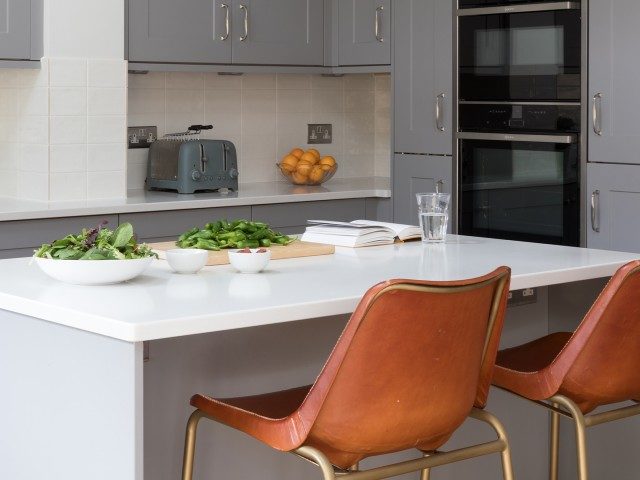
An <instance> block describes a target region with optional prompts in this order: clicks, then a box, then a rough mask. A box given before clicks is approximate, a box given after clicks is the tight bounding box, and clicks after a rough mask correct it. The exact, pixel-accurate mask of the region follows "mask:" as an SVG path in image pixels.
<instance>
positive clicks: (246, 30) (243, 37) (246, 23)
mask: <svg viewBox="0 0 640 480" xmlns="http://www.w3.org/2000/svg"><path fill="white" fill-rule="evenodd" d="M240 10H244V35H240V41H241V42H244V41H245V40H246V39H247V37H248V36H249V9H248V8H247V6H246V5H240Z"/></svg>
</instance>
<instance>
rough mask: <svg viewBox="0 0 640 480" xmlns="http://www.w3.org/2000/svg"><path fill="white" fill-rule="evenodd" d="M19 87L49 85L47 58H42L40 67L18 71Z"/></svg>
mask: <svg viewBox="0 0 640 480" xmlns="http://www.w3.org/2000/svg"><path fill="white" fill-rule="evenodd" d="M19 72H20V73H19V74H18V76H19V78H20V87H22V88H32V87H48V86H49V60H48V59H47V58H42V59H41V60H40V68H33V69H31V68H25V69H23V70H20V71H19Z"/></svg>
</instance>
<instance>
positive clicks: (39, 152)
mask: <svg viewBox="0 0 640 480" xmlns="http://www.w3.org/2000/svg"><path fill="white" fill-rule="evenodd" d="M18 168H19V169H20V170H21V171H23V172H42V173H48V172H49V146H48V145H47V144H46V143H45V144H42V145H29V144H23V145H21V147H20V164H19V165H18Z"/></svg>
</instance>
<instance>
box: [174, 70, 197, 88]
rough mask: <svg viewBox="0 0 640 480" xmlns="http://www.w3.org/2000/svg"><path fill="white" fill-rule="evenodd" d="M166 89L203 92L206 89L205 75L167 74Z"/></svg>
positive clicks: (189, 73)
mask: <svg viewBox="0 0 640 480" xmlns="http://www.w3.org/2000/svg"><path fill="white" fill-rule="evenodd" d="M166 88H167V89H168V90H169V89H174V88H179V89H188V90H202V89H203V88H204V74H203V73H192V72H167V73H166Z"/></svg>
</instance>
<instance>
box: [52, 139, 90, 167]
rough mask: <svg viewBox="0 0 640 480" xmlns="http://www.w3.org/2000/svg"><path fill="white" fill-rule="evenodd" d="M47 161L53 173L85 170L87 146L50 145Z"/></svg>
mask: <svg viewBox="0 0 640 480" xmlns="http://www.w3.org/2000/svg"><path fill="white" fill-rule="evenodd" d="M49 156H50V158H49V162H50V166H51V172H53V173H72V172H76V173H78V172H86V171H87V146H86V145H85V144H77V145H51V146H50V147H49Z"/></svg>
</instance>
